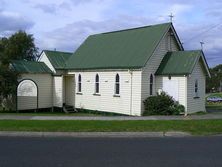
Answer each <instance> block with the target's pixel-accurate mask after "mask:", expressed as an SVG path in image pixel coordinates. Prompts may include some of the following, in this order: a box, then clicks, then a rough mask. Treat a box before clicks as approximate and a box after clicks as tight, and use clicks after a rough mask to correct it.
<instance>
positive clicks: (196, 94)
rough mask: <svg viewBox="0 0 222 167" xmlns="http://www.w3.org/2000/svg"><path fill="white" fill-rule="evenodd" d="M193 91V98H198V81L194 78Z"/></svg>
mask: <svg viewBox="0 0 222 167" xmlns="http://www.w3.org/2000/svg"><path fill="white" fill-rule="evenodd" d="M194 93H195V98H199V82H198V79H196V80H195V83H194Z"/></svg>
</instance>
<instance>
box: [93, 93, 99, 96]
mask: <svg viewBox="0 0 222 167" xmlns="http://www.w3.org/2000/svg"><path fill="white" fill-rule="evenodd" d="M93 96H101V94H99V93H94V94H93Z"/></svg>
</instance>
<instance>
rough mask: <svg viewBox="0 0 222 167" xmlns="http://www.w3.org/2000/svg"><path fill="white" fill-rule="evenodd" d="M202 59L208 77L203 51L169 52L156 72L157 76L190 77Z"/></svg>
mask: <svg viewBox="0 0 222 167" xmlns="http://www.w3.org/2000/svg"><path fill="white" fill-rule="evenodd" d="M200 58H202V61H203V64H204V67H205V71H206V73H207V75H210V74H209V68H208V65H207V63H206V60H205V57H204V55H203V52H202V51H201V50H193V51H175V52H168V53H167V54H166V55H165V56H164V58H163V60H162V62H161V64H160V66H159V68H158V70H157V71H156V75H189V74H191V73H192V72H193V69H194V67H195V65H196V63H197V62H198V61H199V60H200Z"/></svg>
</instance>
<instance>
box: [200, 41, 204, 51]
mask: <svg viewBox="0 0 222 167" xmlns="http://www.w3.org/2000/svg"><path fill="white" fill-rule="evenodd" d="M204 44H205V43H204V42H203V41H200V46H201V50H203V46H204Z"/></svg>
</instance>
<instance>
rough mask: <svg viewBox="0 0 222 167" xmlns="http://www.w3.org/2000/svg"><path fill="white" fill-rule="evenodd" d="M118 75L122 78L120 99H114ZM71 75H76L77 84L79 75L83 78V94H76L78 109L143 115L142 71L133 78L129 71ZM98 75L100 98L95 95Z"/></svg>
mask: <svg viewBox="0 0 222 167" xmlns="http://www.w3.org/2000/svg"><path fill="white" fill-rule="evenodd" d="M117 73H118V74H119V76H120V97H114V87H115V77H116V74H117ZM70 74H75V77H76V78H75V80H76V82H77V81H78V76H79V74H81V76H82V94H78V93H77V94H76V97H75V98H76V99H75V107H76V108H83V109H90V110H98V111H105V112H114V113H120V114H127V115H138V116H139V115H141V71H133V72H132V76H131V74H130V72H129V71H100V72H70ZM96 74H98V75H99V80H100V96H96V95H94V93H95V76H96ZM131 79H132V80H131ZM76 85H78V84H77V83H76ZM131 88H132V89H131ZM76 92H77V86H76ZM131 94H132V96H131Z"/></svg>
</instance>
